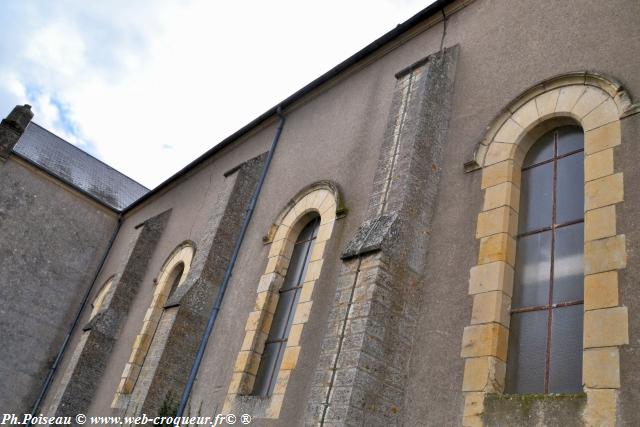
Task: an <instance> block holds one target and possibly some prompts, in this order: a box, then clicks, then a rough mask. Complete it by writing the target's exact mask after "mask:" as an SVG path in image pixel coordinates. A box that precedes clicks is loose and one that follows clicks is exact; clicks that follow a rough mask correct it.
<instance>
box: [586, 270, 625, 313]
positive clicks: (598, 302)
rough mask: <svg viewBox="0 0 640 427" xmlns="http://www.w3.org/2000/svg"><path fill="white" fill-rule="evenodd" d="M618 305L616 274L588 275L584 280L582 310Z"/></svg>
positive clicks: (613, 272)
mask: <svg viewBox="0 0 640 427" xmlns="http://www.w3.org/2000/svg"><path fill="white" fill-rule="evenodd" d="M617 305H618V272H617V271H607V272H605V273H598V274H590V275H588V276H586V277H585V278H584V309H585V310H596V309H599V308H608V307H616V306H617Z"/></svg>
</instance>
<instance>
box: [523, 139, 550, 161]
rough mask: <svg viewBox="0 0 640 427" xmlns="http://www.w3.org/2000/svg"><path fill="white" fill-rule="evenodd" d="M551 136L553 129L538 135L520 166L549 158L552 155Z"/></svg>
mask: <svg viewBox="0 0 640 427" xmlns="http://www.w3.org/2000/svg"><path fill="white" fill-rule="evenodd" d="M553 137H554V132H553V131H552V132H549V133H547V134H545V135H544V136H542V137H540V139H538V140H537V141H536V143H535V144H533V146H532V147H531V148H530V149H529V151H528V152H527V156H526V157H525V158H524V162H523V163H522V167H527V166H531V165H535V164H536V163H540V162H543V161H545V160H549V159H551V158H552V157H553Z"/></svg>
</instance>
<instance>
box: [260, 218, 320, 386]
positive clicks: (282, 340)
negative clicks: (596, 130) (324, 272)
mask: <svg viewBox="0 0 640 427" xmlns="http://www.w3.org/2000/svg"><path fill="white" fill-rule="evenodd" d="M319 226H320V217H319V216H315V217H314V218H313V219H312V220H311V221H309V223H308V224H307V225H306V226H305V227H304V228H303V229H302V231H301V232H300V234H299V235H298V238H297V239H296V242H295V245H294V247H293V253H292V254H291V261H290V262H289V267H288V269H287V274H286V276H285V278H284V282H283V284H282V286H281V288H280V290H279V291H278V304H277V305H276V310H275V313H274V315H273V320H272V323H271V328H270V329H269V335H268V337H267V341H266V342H265V345H264V351H263V353H262V358H261V360H260V365H259V367H258V372H257V374H256V379H255V383H254V387H253V392H252V395H255V396H269V395H271V394H272V393H273V389H274V387H275V385H276V380H277V373H278V371H279V368H280V364H281V362H282V357H283V356H284V351H285V348H286V345H287V338H288V337H289V331H290V330H291V325H292V324H293V318H294V311H295V307H296V305H297V303H298V300H299V298H300V290H301V289H302V283H303V281H304V278H305V275H306V272H307V267H308V266H309V260H310V259H311V252H312V250H313V246H314V243H315V240H316V237H317V235H318V229H319Z"/></svg>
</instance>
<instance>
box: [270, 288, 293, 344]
mask: <svg viewBox="0 0 640 427" xmlns="http://www.w3.org/2000/svg"><path fill="white" fill-rule="evenodd" d="M295 296H296V290H290V291H286V292H280V298H279V299H278V305H276V312H275V314H274V315H273V321H272V322H271V329H269V340H275V339H282V338H285V337H286V335H285V332H286V328H287V323H288V322H289V313H291V310H292V309H293V304H295ZM291 317H293V314H291Z"/></svg>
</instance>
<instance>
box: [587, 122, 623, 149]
mask: <svg viewBox="0 0 640 427" xmlns="http://www.w3.org/2000/svg"><path fill="white" fill-rule="evenodd" d="M620 143H621V136H620V122H619V121H615V122H613V123H609V124H608V125H605V126H602V127H599V128H596V129H592V130H590V131H587V132H585V134H584V150H585V154H587V155H591V154H593V153H597V152H598V151H601V150H606V149H607V148H611V147H615V146H617V145H620Z"/></svg>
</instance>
